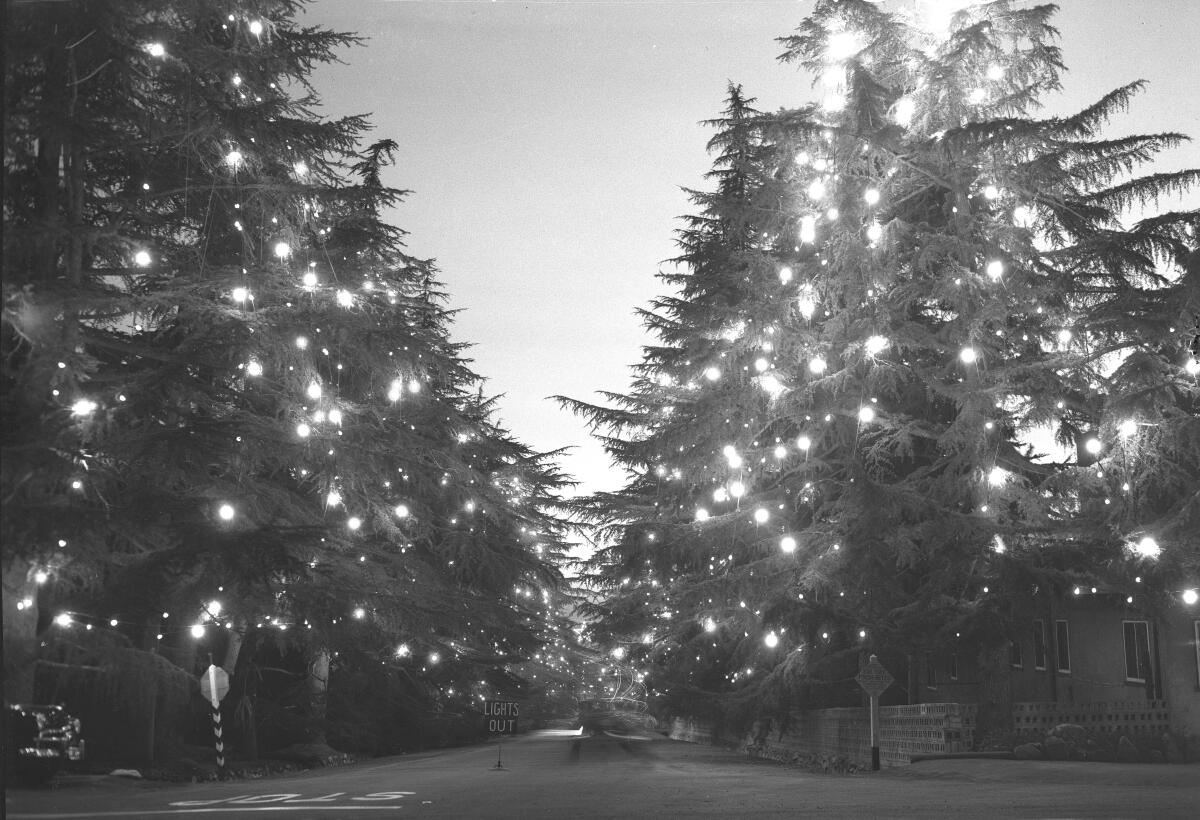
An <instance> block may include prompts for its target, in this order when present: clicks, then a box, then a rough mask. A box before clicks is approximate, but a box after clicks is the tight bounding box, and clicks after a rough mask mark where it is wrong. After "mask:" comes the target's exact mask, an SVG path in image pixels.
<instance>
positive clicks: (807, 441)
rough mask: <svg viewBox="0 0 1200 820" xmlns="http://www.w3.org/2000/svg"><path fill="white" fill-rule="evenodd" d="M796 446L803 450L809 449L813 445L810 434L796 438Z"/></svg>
mask: <svg viewBox="0 0 1200 820" xmlns="http://www.w3.org/2000/svg"><path fill="white" fill-rule="evenodd" d="M796 446H797V447H799V448H800V449H801V450H807V449H808V448H809V447H812V439H811V438H809V437H808V436H800V437H799V438H798V439H796Z"/></svg>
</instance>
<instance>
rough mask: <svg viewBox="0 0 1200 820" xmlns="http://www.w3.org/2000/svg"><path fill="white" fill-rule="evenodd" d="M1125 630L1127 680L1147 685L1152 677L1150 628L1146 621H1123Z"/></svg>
mask: <svg viewBox="0 0 1200 820" xmlns="http://www.w3.org/2000/svg"><path fill="white" fill-rule="evenodd" d="M1121 626H1122V627H1124V629H1125V680H1128V681H1137V682H1138V683H1145V682H1146V679H1147V678H1148V677H1149V676H1150V627H1149V625H1148V624H1147V623H1146V622H1145V621H1122V622H1121Z"/></svg>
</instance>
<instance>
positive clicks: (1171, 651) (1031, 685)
mask: <svg viewBox="0 0 1200 820" xmlns="http://www.w3.org/2000/svg"><path fill="white" fill-rule="evenodd" d="M1031 616H1032V617H1031V618H1030V620H1029V626H1028V627H1027V628H1026V629H1025V630H1023V631H1022V633H1021V635H1019V636H1018V640H1017V644H1018V645H1019V649H1020V651H1019V665H1017V664H1014V665H1011V666H1010V669H1011V675H1012V677H1011V686H1012V700H1013V702H1014V703H1022V702H1032V703H1039V702H1050V703H1058V704H1062V705H1071V704H1100V703H1118V704H1125V705H1129V706H1131V707H1132V706H1136V705H1137V704H1139V703H1145V704H1150V703H1151V702H1155V703H1157V702H1161V701H1165V702H1166V703H1167V704H1168V706H1169V709H1170V713H1171V725H1172V728H1173V729H1175V730H1176V731H1181V732H1184V733H1186V734H1188V735H1192V736H1196V737H1200V649H1198V644H1197V641H1198V639H1200V634H1198V633H1200V626H1198V624H1200V607H1190V608H1187V609H1182V610H1173V611H1172V612H1171V613H1170V614H1168V616H1166V617H1165V618H1161V619H1159V620H1158V621H1156V620H1155V619H1154V618H1153V617H1152V616H1150V615H1148V614H1146V613H1144V612H1141V611H1139V610H1138V609H1137V608H1136V607H1135V606H1132V605H1130V604H1128V603H1127V602H1126V600H1125V598H1124V597H1122V596H1118V595H1112V594H1105V593H1092V592H1091V591H1090V590H1082V591H1081V594H1080V595H1077V596H1071V597H1069V598H1068V599H1066V600H1044V601H1043V602H1042V604H1041V605H1040V606H1039V608H1038V611H1037V612H1036V613H1031ZM1035 619H1036V620H1040V621H1041V622H1042V623H1043V625H1044V628H1045V665H1044V667H1043V668H1037V664H1036V653H1035V647H1034V621H1035ZM1056 621H1065V622H1066V624H1067V636H1068V641H1067V642H1068V648H1069V655H1070V669H1069V670H1067V671H1063V670H1060V669H1059V668H1058V666H1059V664H1058V646H1057V640H1056V626H1055V622H1056ZM1127 621H1130V622H1139V621H1141V622H1145V623H1146V635H1147V639H1148V640H1147V643H1148V646H1147V649H1148V653H1149V674H1147V675H1145V676H1144V678H1143V679H1140V680H1139V679H1136V678H1135V679H1131V678H1130V677H1129V676H1128V674H1127V671H1128V670H1127V667H1126V647H1125V642H1126V641H1125V636H1126V632H1125V622H1127ZM976 654H977V651H976V650H975V649H973V648H969V647H964V648H963V649H962V650H961V652H960V653H958V657H957V671H958V674H957V678H955V677H954V676H953V675H952V672H953V670H954V667H955V665H956V664H955V663H954V659H955V658H954V653H952V652H939V653H932V654H930V655H929V656H927V657H923V658H920V659H918V660H917V663H916V665H915V666H916V668H915V670H914V671H915V678H914V682H915V683H916V686H915V689H914V691H913V700H914V702H917V703H939V702H940V703H974V702H976V701H977V700H978V694H977V687H978V684H979V679H978V671H977V669H976ZM1135 654H1136V652H1135ZM1013 660H1014V661H1016V660H1018V658H1017V657H1013Z"/></svg>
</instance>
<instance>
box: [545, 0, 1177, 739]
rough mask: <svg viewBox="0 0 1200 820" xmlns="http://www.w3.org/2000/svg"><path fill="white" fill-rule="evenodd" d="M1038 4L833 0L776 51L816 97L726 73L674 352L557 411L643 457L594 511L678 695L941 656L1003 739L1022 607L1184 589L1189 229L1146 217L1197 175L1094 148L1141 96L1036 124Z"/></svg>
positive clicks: (1044, 73) (606, 560) (619, 455)
mask: <svg viewBox="0 0 1200 820" xmlns="http://www.w3.org/2000/svg"><path fill="white" fill-rule="evenodd" d="M1053 12H1054V7H1053V6H1049V5H1047V6H1037V7H1031V8H1019V7H1017V6H1015V5H1014V4H1012V3H1009V2H1005V1H1004V0H1000V1H999V2H991V3H981V4H972V5H970V6H969V7H964V8H962V9H961V10H960V11H959V12H958V13H957V14H955V15H954V17H953V19H952V21H951V25H950V29H949V32H948V34H945V35H943V34H941V33H935V32H930V31H926V30H925V29H924V28H922V27H921V25H919V23H920V21H915V22H914V21H912V20H908V19H905V18H903V17H901V16H900V15H898V14H893V13H889V12H888V11H886V10H884V9H882V8H880V7H879V6H877V5H875V4H872V3H870V2H865V0H822V1H821V2H818V3H817V5H816V8H815V10H814V12H813V14H812V15H811V16H810V17H809V18H808V19H806V20H805V21H804V23H803V24H802V25H801V26H800V27H799V29H798V31H797V33H796V34H794V35H792V36H789V37H785V38H783V39H782V40H781V42H782V43H783V45H784V46H785V47H786V51H785V53H784V55H783V57H782V59H783V60H785V61H788V62H795V63H798V64H800V65H801V66H803V67H804V68H805V69H807V71H809V72H810V73H811V74H812V75H814V76H815V77H817V78H818V81H817V82H818V85H819V86H820V88H821V92H822V94H823V95H824V99H823V100H822V101H821V102H819V103H813V104H809V105H806V106H804V107H801V108H797V109H794V110H783V111H780V112H777V113H774V114H768V115H760V116H756V115H753V114H752V113H751V112H748V111H746V110H745V106H746V101H745V100H744V99H743V97H742V94H741V92H740V90H739V89H734V90H732V91H731V94H730V99H729V108H728V110H727V114H726V117H725V118H724V119H723V120H722V121H720V122H719V123H718V126H719V127H720V128H721V131H720V133H719V134H718V136H717V137H716V138H714V140H713V142H712V147H714V148H716V149H718V150H719V151H720V153H719V155H718V158H717V165H716V168H715V170H714V172H713V174H712V175H711V176H712V177H713V178H714V179H715V180H716V187H715V190H714V192H713V193H711V194H695V195H693V200H694V201H695V203H696V204H697V206H698V207H699V209H700V212H699V214H698V215H697V216H695V217H692V218H690V219H689V222H688V225H687V227H686V228H685V229H684V230H683V231H681V232H680V239H679V242H680V246H681V249H682V253H681V255H680V257H679V260H678V261H679V262H681V263H682V264H683V266H684V270H683V272H682V273H681V274H679V275H677V276H676V275H671V276H668V277H664V279H665V281H666V282H667V284H670V285H673V286H675V287H676V288H677V289H678V296H671V297H664V298H663V299H660V300H658V302H656V304H655V306H654V310H653V311H652V312H651V313H650V314H649V315H648V316H647V324H648V325H649V327H650V328H651V329H652V330H653V331H654V332H655V333H656V334H657V335H658V337H659V338H660V339H661V342H662V343H661V344H660V345H658V346H652V347H647V348H646V351H645V356H644V359H643V363H642V365H641V366H640V368H639V376H638V378H637V380H636V381H635V382H634V384H633V387H632V390H631V391H630V392H628V393H626V394H622V395H614V396H610V397H609V399H610V405H609V406H595V405H590V404H587V403H582V402H577V401H569V400H568V404H569V405H570V406H572V407H574V408H575V409H576V410H577V411H579V412H581V413H583V414H585V415H587V416H588V417H590V419H591V420H592V421H593V422H594V423H595V424H596V425H597V426H598V427H599V428H601V429H603V430H605V432H606V433H607V434H608V437H607V438H606V439H605V442H606V444H607V446H608V448H609V451H610V453H612V455H613V456H614V458H615V459H616V460H617V461H618V462H619V463H621V464H622V465H623V466H625V467H626V468H627V469H628V470H629V471H630V474H631V476H632V477H631V479H630V481H629V483H628V484H627V485H626V487H625V488H624V489H623V490H621V491H619V492H616V493H613V494H608V495H598V496H595V497H593V498H591V499H589V500H588V501H587V502H586V503H585V504H584V505H583V511H584V512H585V513H586V514H587V515H589V516H591V517H592V519H593V520H594V521H596V522H597V523H598V524H599V525H600V527H601V530H600V532H601V533H602V540H603V541H604V542H605V543H606V546H605V548H604V549H602V550H601V551H600V552H599V553H598V554H597V557H596V560H595V567H594V571H595V572H594V577H595V578H596V579H597V580H598V582H599V583H601V584H603V585H604V588H605V589H606V590H607V592H608V596H607V599H606V600H605V602H604V604H603V606H601V607H599V608H598V610H597V612H596V616H597V618H598V621H597V624H596V628H597V631H598V632H599V633H600V634H601V635H607V636H608V637H609V639H610V640H631V639H632V636H634V635H638V634H641V633H642V632H643V631H645V630H647V629H650V630H653V633H654V635H655V641H654V642H653V643H652V644H650V645H648V646H647V647H646V651H645V652H644V653H643V658H644V660H645V661H647V662H648V663H649V669H650V671H651V681H652V685H653V686H654V688H656V689H657V690H658V691H659V693H660V694H663V695H665V696H666V697H667V698H668V699H669V700H670V703H671V705H672V708H675V709H690V710H696V709H704V708H708V709H711V710H713V711H714V712H715V713H723V714H726V715H732V716H734V717H736V718H748V717H752V716H755V715H761V714H764V713H770V712H771V711H772V710H773V709H780V710H782V709H785V708H787V707H788V706H790V705H808V706H819V705H823V704H829V703H834V702H839V699H840V698H845V697H847V696H850V697H852V698H853V700H852V701H850V702H857V696H856V695H855V694H854V693H853V690H851V689H849V688H848V687H847V686H846V685H845V684H846V682H848V681H849V679H850V678H851V677H852V676H853V674H854V672H855V670H856V668H857V666H858V664H859V662H860V658H861V656H863V655H865V654H866V653H868V652H873V653H878V654H879V655H880V657H881V658H885V659H887V660H888V661H889V662H890V663H893V664H899V663H901V662H903V660H904V658H905V657H906V656H912V655H916V654H917V653H922V652H924V651H930V650H947V649H949V650H953V651H957V652H959V653H961V654H963V655H968V654H969V655H972V656H974V657H975V658H977V659H978V664H979V668H980V670H981V671H982V672H983V674H982V676H981V680H982V681H983V682H984V683H983V685H984V686H985V689H986V687H992V689H990V690H986V691H985V692H984V694H983V697H982V698H981V700H982V702H984V703H988V704H995V705H996V706H995V708H994V709H992V710H991V711H990V712H987V713H986V714H981V718H980V719H981V723H982V724H983V725H984V728H985V729H986V728H993V727H1000V726H1002V725H1003V723H1004V721H1005V719H1006V717H1007V715H1006V710H1005V706H1004V704H1005V699H1006V693H1005V689H1004V681H1005V679H1006V674H1007V669H1008V666H1007V656H1006V654H1005V653H1006V648H1007V644H1008V641H1009V640H1010V639H1013V638H1015V637H1017V635H1018V632H1017V630H1018V628H1019V626H1020V624H1021V615H1022V614H1023V613H1027V612H1028V611H1029V607H1030V606H1031V605H1032V602H1033V600H1034V599H1035V596H1036V595H1038V594H1041V595H1045V594H1061V593H1062V592H1063V591H1064V590H1072V589H1074V588H1077V587H1078V588H1082V589H1090V588H1091V587H1092V586H1093V585H1097V586H1104V587H1105V588H1106V589H1113V590H1121V591H1123V592H1125V593H1126V594H1128V595H1130V596H1133V597H1134V598H1135V599H1136V601H1137V603H1138V604H1139V605H1142V606H1146V607H1155V606H1179V605H1181V603H1180V593H1181V592H1182V591H1183V589H1185V588H1186V587H1187V586H1188V584H1189V581H1190V582H1191V585H1193V586H1194V584H1195V581H1196V580H1197V579H1200V538H1197V536H1196V533H1197V532H1200V518H1198V517H1197V516H1198V515H1200V494H1198V488H1200V418H1198V416H1197V410H1198V404H1197V401H1198V388H1197V372H1198V371H1197V364H1196V353H1197V349H1196V348H1197V344H1198V343H1197V338H1198V334H1200V327H1198V322H1200V319H1198V317H1200V310H1198V306H1200V302H1198V301H1197V296H1196V294H1197V290H1196V288H1197V281H1198V280H1197V279H1196V276H1197V273H1198V272H1200V269H1198V266H1197V259H1198V257H1197V254H1196V250H1195V249H1196V245H1197V242H1196V230H1197V227H1198V226H1200V215H1198V214H1197V213H1196V212H1195V211H1191V212H1166V213H1161V214H1157V215H1152V216H1139V215H1138V214H1137V213H1136V209H1137V208H1140V207H1145V208H1148V207H1152V206H1153V204H1154V203H1156V202H1158V201H1159V200H1160V199H1161V198H1164V197H1169V196H1171V195H1175V194H1179V193H1181V192H1183V191H1185V190H1188V189H1189V187H1190V186H1192V185H1194V184H1195V182H1196V181H1197V179H1198V177H1200V172H1198V171H1196V170H1186V171H1175V172H1162V173H1156V174H1152V175H1149V176H1141V177H1138V176H1136V175H1135V171H1136V169H1137V168H1138V166H1140V165H1142V164H1143V163H1145V162H1147V161H1149V160H1150V159H1151V158H1152V157H1154V155H1155V154H1157V153H1158V152H1159V151H1161V150H1163V149H1165V148H1169V147H1173V146H1176V145H1179V144H1181V143H1182V142H1184V141H1185V140H1186V137H1184V136H1183V135H1180V134H1170V133H1168V134H1148V135H1133V136H1127V137H1119V138H1114V139H1101V138H1099V136H1098V134H1099V131H1100V129H1101V127H1102V126H1103V125H1104V123H1105V121H1106V120H1107V119H1108V118H1109V117H1110V116H1111V115H1112V114H1113V113H1114V112H1116V111H1118V110H1121V109H1123V108H1124V107H1125V106H1126V105H1128V104H1130V103H1131V102H1132V100H1133V98H1134V96H1135V95H1136V92H1137V91H1138V90H1140V88H1141V87H1142V85H1143V84H1142V83H1141V82H1134V83H1131V84H1130V85H1128V86H1124V87H1122V88H1119V89H1117V90H1115V91H1113V92H1112V93H1110V94H1108V95H1106V96H1105V97H1104V98H1103V99H1101V100H1100V101H1098V102H1097V103H1096V104H1094V105H1092V106H1090V107H1088V108H1087V109H1085V110H1083V111H1081V112H1079V113H1078V114H1076V115H1073V116H1070V117H1051V118H1037V117H1035V116H1034V112H1035V111H1036V109H1037V107H1038V105H1039V102H1040V100H1041V99H1042V98H1043V97H1044V96H1045V94H1046V93H1048V92H1052V91H1054V90H1057V89H1058V88H1059V73H1060V71H1061V70H1062V69H1063V66H1062V64H1061V62H1060V57H1059V51H1058V49H1057V47H1055V46H1054V45H1053V40H1054V38H1055V37H1056V35H1057V32H1056V30H1055V29H1054V28H1053V27H1052V26H1051V25H1050V19H1051V17H1052V15H1053ZM1160 552H1161V554H1160ZM918 656H919V655H918ZM893 668H895V667H893Z"/></svg>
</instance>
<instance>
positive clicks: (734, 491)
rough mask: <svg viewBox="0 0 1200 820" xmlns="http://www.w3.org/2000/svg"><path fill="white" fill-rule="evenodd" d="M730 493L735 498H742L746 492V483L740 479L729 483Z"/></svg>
mask: <svg viewBox="0 0 1200 820" xmlns="http://www.w3.org/2000/svg"><path fill="white" fill-rule="evenodd" d="M729 494H730V495H731V496H733V497H734V498H741V497H742V496H744V495H745V494H746V485H745V484H743V483H742V482H740V481H735V482H733V483H732V484H730V485H729Z"/></svg>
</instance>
